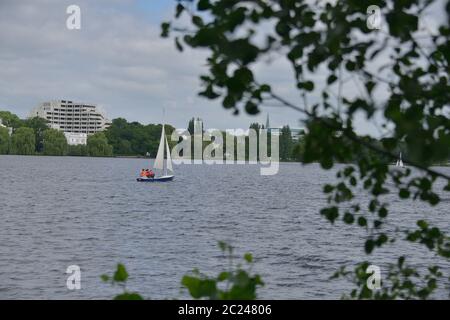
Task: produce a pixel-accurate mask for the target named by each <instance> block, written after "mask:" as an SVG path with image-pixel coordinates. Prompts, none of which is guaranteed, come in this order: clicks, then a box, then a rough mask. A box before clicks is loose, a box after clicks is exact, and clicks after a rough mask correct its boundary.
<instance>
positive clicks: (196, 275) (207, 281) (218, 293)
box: [181, 242, 264, 300]
mask: <svg viewBox="0 0 450 320" xmlns="http://www.w3.org/2000/svg"><path fill="white" fill-rule="evenodd" d="M219 247H220V249H221V250H222V252H223V253H225V254H226V255H227V257H228V262H229V263H228V265H229V268H228V270H226V271H222V272H220V273H219V274H218V275H217V276H216V277H209V276H207V275H205V274H202V273H201V272H200V271H198V270H194V271H193V272H192V274H190V275H185V276H184V277H183V279H182V280H181V283H182V285H183V286H184V287H186V288H187V289H188V290H189V293H190V295H191V296H192V297H193V298H194V299H210V300H233V299H234V300H253V299H256V298H257V294H256V290H257V289H258V288H259V287H261V286H263V285H264V283H263V282H262V280H261V277H260V276H259V275H258V274H254V275H252V266H253V257H252V255H251V254H249V253H246V254H245V255H244V258H243V259H244V264H245V265H246V266H247V268H244V267H243V266H242V264H235V263H234V261H233V247H231V246H230V245H228V244H226V243H225V242H219Z"/></svg>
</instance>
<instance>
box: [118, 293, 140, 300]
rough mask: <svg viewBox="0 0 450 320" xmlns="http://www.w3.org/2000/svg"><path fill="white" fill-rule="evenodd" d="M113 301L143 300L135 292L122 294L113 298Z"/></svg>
mask: <svg viewBox="0 0 450 320" xmlns="http://www.w3.org/2000/svg"><path fill="white" fill-rule="evenodd" d="M114 300H144V299H143V298H142V296H141V295H140V294H138V293H136V292H124V293H122V294H119V295H117V296H116V297H114Z"/></svg>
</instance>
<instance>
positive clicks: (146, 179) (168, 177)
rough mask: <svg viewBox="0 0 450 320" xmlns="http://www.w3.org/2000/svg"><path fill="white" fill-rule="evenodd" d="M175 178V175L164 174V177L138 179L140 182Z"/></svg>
mask: <svg viewBox="0 0 450 320" xmlns="http://www.w3.org/2000/svg"><path fill="white" fill-rule="evenodd" d="M173 178H174V176H173V175H171V176H162V177H155V178H137V179H136V180H137V181H138V182H167V181H172V180H173Z"/></svg>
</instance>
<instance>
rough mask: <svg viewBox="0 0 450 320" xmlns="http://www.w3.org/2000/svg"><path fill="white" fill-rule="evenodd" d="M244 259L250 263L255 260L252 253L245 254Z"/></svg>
mask: <svg viewBox="0 0 450 320" xmlns="http://www.w3.org/2000/svg"><path fill="white" fill-rule="evenodd" d="M244 259H245V261H247V262H248V263H252V262H253V256H252V255H251V253H246V254H245V255H244Z"/></svg>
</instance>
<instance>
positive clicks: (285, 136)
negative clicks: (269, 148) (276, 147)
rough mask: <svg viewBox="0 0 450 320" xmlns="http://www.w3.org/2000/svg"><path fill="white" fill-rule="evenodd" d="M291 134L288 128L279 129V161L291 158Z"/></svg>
mask: <svg viewBox="0 0 450 320" xmlns="http://www.w3.org/2000/svg"><path fill="white" fill-rule="evenodd" d="M292 148H293V142H292V134H291V129H290V128H289V126H284V127H283V128H281V132H280V160H283V161H287V160H291V158H292Z"/></svg>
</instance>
